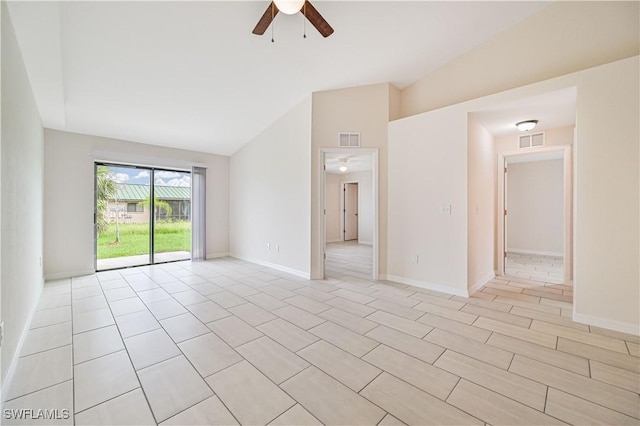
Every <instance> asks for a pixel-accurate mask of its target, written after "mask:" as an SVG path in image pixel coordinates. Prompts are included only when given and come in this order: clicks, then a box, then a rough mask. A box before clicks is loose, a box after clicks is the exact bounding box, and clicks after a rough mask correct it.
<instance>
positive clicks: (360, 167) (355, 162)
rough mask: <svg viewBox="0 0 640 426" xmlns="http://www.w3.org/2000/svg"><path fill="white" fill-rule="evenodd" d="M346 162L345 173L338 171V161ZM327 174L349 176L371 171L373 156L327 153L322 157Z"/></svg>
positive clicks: (358, 153) (357, 152)
mask: <svg viewBox="0 0 640 426" xmlns="http://www.w3.org/2000/svg"><path fill="white" fill-rule="evenodd" d="M341 159H346V160H347V171H346V172H341V171H340V160H341ZM324 165H325V166H326V171H327V173H338V174H349V173H358V172H366V171H369V170H373V154H371V153H364V154H363V153H360V152H359V151H354V152H352V153H350V152H339V153H338V152H327V153H326V154H325V157H324Z"/></svg>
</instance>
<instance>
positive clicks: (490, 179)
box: [467, 115, 496, 292]
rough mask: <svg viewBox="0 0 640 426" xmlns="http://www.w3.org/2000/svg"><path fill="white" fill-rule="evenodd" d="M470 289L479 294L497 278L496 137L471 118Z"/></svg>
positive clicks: (469, 154) (468, 274)
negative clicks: (478, 290)
mask: <svg viewBox="0 0 640 426" xmlns="http://www.w3.org/2000/svg"><path fill="white" fill-rule="evenodd" d="M468 120H469V136H468V153H467V155H468V164H469V175H468V176H467V185H468V206H467V208H468V212H469V215H468V232H469V236H468V247H467V257H468V262H467V263H468V270H467V286H468V288H469V290H470V291H471V292H473V291H475V290H477V289H478V288H479V287H481V286H482V285H484V284H486V282H487V281H488V280H490V279H491V278H493V277H494V275H495V267H494V264H495V262H494V243H495V241H494V238H495V196H496V194H495V193H496V185H495V177H496V153H495V144H494V138H493V136H492V135H491V134H490V133H489V132H488V131H487V129H485V128H484V127H483V126H482V125H481V124H480V123H479V122H478V121H477V120H475V119H474V118H473V117H472V116H471V115H469V119H468Z"/></svg>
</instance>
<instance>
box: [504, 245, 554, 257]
mask: <svg viewBox="0 0 640 426" xmlns="http://www.w3.org/2000/svg"><path fill="white" fill-rule="evenodd" d="M510 252H511V253H518V254H538V255H540V256H556V257H563V253H562V252H561V251H544V250H529V249H518V248H511V247H509V248H507V253H510Z"/></svg>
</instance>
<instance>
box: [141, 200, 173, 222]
mask: <svg viewBox="0 0 640 426" xmlns="http://www.w3.org/2000/svg"><path fill="white" fill-rule="evenodd" d="M149 199H150V198H149V196H148V195H147V197H146V198H145V199H144V200H143V201H140V202H139V203H138V205H141V206H145V207H146V208H150V207H149V205H150V203H149ZM153 206H154V212H153V215H154V217H158V214H159V213H160V210H164V212H165V214H166V215H167V216H171V213H172V212H173V209H172V208H171V204H169V203H167V202H166V201H164V200H159V199H158V197H156V196H154V197H153Z"/></svg>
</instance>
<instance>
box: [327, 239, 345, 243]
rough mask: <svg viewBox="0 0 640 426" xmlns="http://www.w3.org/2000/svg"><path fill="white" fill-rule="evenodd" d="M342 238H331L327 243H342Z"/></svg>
mask: <svg viewBox="0 0 640 426" xmlns="http://www.w3.org/2000/svg"><path fill="white" fill-rule="evenodd" d="M341 242H342V240H331V241H327V244H331V243H341Z"/></svg>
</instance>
